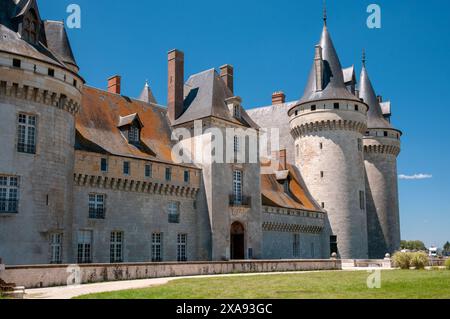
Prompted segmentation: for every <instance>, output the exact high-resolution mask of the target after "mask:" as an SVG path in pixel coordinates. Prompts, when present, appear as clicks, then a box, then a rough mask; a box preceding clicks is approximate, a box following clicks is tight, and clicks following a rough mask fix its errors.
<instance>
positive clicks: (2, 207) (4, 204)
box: [0, 176, 19, 214]
mask: <svg viewBox="0 0 450 319" xmlns="http://www.w3.org/2000/svg"><path fill="white" fill-rule="evenodd" d="M18 211H19V177H17V176H0V214H1V213H17V212H18Z"/></svg>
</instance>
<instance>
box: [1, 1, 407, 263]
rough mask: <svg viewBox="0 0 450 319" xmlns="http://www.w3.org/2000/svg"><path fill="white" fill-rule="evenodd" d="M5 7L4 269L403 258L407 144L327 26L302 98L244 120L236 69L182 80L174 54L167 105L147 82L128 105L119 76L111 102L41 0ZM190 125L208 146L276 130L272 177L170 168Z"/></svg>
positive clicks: (235, 168) (250, 165) (240, 170)
mask: <svg viewBox="0 0 450 319" xmlns="http://www.w3.org/2000/svg"><path fill="white" fill-rule="evenodd" d="M0 3H1V4H0V9H1V10H0V130H1V131H0V143H1V145H2V148H1V153H0V258H2V259H3V262H4V263H6V264H47V263H91V262H93V263H117V262H160V261H180V262H181V261H194V260H229V259H297V258H298V259H302V258H303V259H319V258H329V257H330V255H331V254H332V253H333V252H335V253H337V254H338V255H339V256H340V257H342V258H369V257H370V258H381V257H384V255H385V254H386V253H392V252H394V251H395V250H396V249H398V248H399V246H400V229H399V206H398V189H397V168H396V166H397V164H396V163H397V156H398V154H399V152H400V137H401V132H400V131H399V130H397V129H395V128H394V127H393V126H392V124H391V123H390V115H391V112H390V102H383V101H382V100H381V98H380V97H379V96H377V95H376V94H375V91H374V89H373V87H372V84H371V82H370V79H369V76H368V73H367V68H366V66H365V61H363V68H362V72H361V76H360V81H359V82H360V83H359V86H357V82H356V76H355V70H354V68H353V67H351V68H347V69H343V68H342V66H341V64H340V61H339V58H338V55H337V53H336V50H335V48H334V46H333V43H332V40H331V37H330V34H329V32H328V28H327V26H326V23H325V25H324V28H323V32H322V36H321V40H320V43H319V44H318V45H316V47H315V54H314V61H313V65H312V69H311V72H310V75H309V79H308V83H307V86H306V89H305V92H304V95H303V97H301V98H300V100H298V101H294V102H286V101H285V96H284V94H283V93H282V92H276V93H274V94H273V97H272V102H273V103H272V105H270V106H267V107H259V108H254V109H251V110H245V109H244V108H243V106H242V99H241V98H240V97H239V96H236V95H235V93H234V86H233V68H232V66H230V65H224V66H222V67H221V68H220V72H217V71H216V70H215V69H210V70H206V71H203V72H200V73H197V74H193V75H191V76H190V77H189V78H188V79H187V81H185V77H184V54H183V53H182V52H181V51H178V50H173V51H170V52H169V54H168V75H169V77H168V99H167V101H168V103H167V106H161V105H159V104H158V103H157V101H156V99H155V97H154V96H153V94H152V92H151V88H150V86H149V85H148V84H146V85H145V86H144V89H143V90H142V93H141V95H140V96H139V97H138V98H136V99H133V98H129V97H127V96H124V95H121V88H120V86H121V78H120V76H114V77H111V78H110V79H108V89H107V90H106V91H105V90H100V89H96V88H93V87H90V86H88V85H86V83H85V81H84V79H83V78H82V76H81V75H80V73H79V68H78V66H77V63H76V60H75V58H74V55H73V53H72V50H71V47H70V42H69V39H68V37H67V34H66V31H65V29H64V24H63V23H62V22H58V21H43V20H42V19H41V16H40V14H39V8H38V6H37V3H36V0H2V1H1V2H0ZM325 22H326V21H325ZM200 120H201V126H200V139H202V140H203V141H209V142H211V141H213V140H214V139H215V137H213V135H214V134H213V133H211V132H213V131H214V130H216V131H219V132H222V133H223V136H226V132H227V130H228V129H236V130H237V131H242V132H248V131H250V130H253V131H255V132H257V139H259V138H260V134H261V132H262V128H271V129H273V128H275V129H278V130H279V132H280V139H279V140H280V147H279V149H275V150H274V151H273V152H272V156H271V158H270V159H269V161H270V164H267V163H268V161H267V160H268V159H263V158H262V157H260V156H259V155H258V156H257V160H256V161H254V162H252V161H245V160H244V161H240V160H234V161H232V162H228V161H227V162H226V163H218V162H208V161H204V162H200V163H183V162H181V163H180V162H179V161H176V160H175V159H174V156H173V153H172V151H173V149H174V147H176V146H177V145H179V144H182V145H185V146H186V145H190V144H192V143H193V141H194V139H195V138H193V137H189V138H188V137H187V136H188V135H189V134H188V133H192V132H194V131H195V130H196V123H198V121H200ZM175 131H177V132H179V131H184V132H186V134H185V135H186V136H185V137H183V136H176V139H175V138H174V133H175ZM229 140H230V139H227V141H223V145H226V143H231V149H232V155H233V156H235V157H236V156H237V155H238V154H242V153H244V156H246V155H245V154H246V153H245V152H246V151H245V150H249V149H251V147H252V145H250V144H252V143H250V142H249V141H250V140H249V139H248V136H246V135H245V133H244V134H243V135H240V134H239V135H235V136H232V138H231V142H229ZM224 147H225V146H224ZM224 156H228V155H224ZM274 163H275V165H274Z"/></svg>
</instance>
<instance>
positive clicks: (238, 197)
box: [233, 170, 242, 204]
mask: <svg viewBox="0 0 450 319" xmlns="http://www.w3.org/2000/svg"><path fill="white" fill-rule="evenodd" d="M233 199H234V203H235V204H241V203H242V171H239V170H235V171H234V172H233Z"/></svg>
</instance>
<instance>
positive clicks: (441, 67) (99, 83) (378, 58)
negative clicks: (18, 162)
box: [39, 0, 450, 246]
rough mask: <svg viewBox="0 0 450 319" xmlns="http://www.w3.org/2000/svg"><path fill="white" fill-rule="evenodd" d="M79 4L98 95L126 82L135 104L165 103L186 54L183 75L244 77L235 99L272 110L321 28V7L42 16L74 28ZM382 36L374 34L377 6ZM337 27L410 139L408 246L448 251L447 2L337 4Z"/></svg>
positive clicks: (339, 38)
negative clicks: (170, 77)
mask: <svg viewBox="0 0 450 319" xmlns="http://www.w3.org/2000/svg"><path fill="white" fill-rule="evenodd" d="M71 3H76V4H79V5H80V6H81V10H82V12H81V13H82V15H81V17H82V22H81V23H82V26H81V29H72V30H69V36H70V37H71V41H72V47H73V50H74V52H75V55H76V58H77V61H78V64H79V65H80V67H81V74H82V75H83V76H84V78H85V79H86V81H87V83H88V84H89V85H91V86H95V87H99V88H105V86H106V78H107V77H108V76H111V75H114V74H120V75H122V81H123V82H122V93H123V94H125V95H128V96H132V97H133V96H137V95H138V94H139V93H140V91H141V89H142V87H143V85H144V82H145V80H146V79H148V80H149V82H150V86H151V87H152V90H153V93H154V95H155V96H156V98H157V100H158V102H159V103H160V104H165V102H166V90H167V89H166V81H167V57H166V54H167V51H168V50H170V49H172V48H178V49H180V50H183V51H184V52H185V64H186V65H185V73H186V77H187V76H188V75H189V74H193V73H197V72H199V71H202V70H205V69H209V68H212V67H216V68H218V67H219V66H220V65H222V64H225V63H229V64H232V65H234V67H235V91H236V94H237V95H239V96H241V97H242V98H243V104H244V105H245V106H246V107H247V108H252V107H255V106H263V105H268V104H270V100H271V94H272V92H274V91H277V90H283V91H284V92H285V93H286V95H287V98H288V100H295V99H298V98H299V97H300V95H301V93H302V92H303V88H304V84H305V81H306V78H307V74H308V71H309V68H310V66H311V63H312V58H313V50H314V45H315V44H316V43H317V42H318V40H319V36H320V32H321V28H322V1H319V0H309V1H294V0H291V1H286V0H277V1H263V0H259V1H253V0H250V1H249V0H245V1H243V0H240V1H235V0H227V1H211V0H198V1H197V0H191V1H181V0H180V1H177V0H173V1H148V0H145V1H144V0H127V1H107V0H98V1H88V0H69V1H67V0H40V1H39V5H40V11H41V15H42V17H43V18H47V19H53V20H62V19H66V18H67V16H68V14H67V13H66V7H67V6H68V5H69V4H71ZM371 3H376V4H379V5H380V6H381V10H382V17H381V18H382V28H381V29H369V28H367V26H366V19H367V17H368V15H369V14H368V13H366V8H367V6H368V5H369V4H371ZM327 7H328V26H329V29H330V32H331V35H332V38H333V41H334V44H335V46H336V49H337V51H338V54H339V56H340V59H341V63H342V64H343V66H349V65H351V64H355V66H356V67H357V70H358V74H359V71H360V67H361V62H360V61H361V49H362V48H363V47H364V48H365V49H366V52H367V67H368V70H369V74H370V77H371V79H372V82H373V84H374V86H375V90H376V91H377V93H378V94H381V95H382V96H383V97H384V99H389V100H391V101H392V106H393V114H394V115H393V123H394V125H395V126H396V127H397V128H399V129H401V130H402V131H403V132H404V136H403V140H402V153H401V155H400V157H399V166H398V171H399V174H405V175H414V174H430V175H432V178H428V179H415V180H414V179H413V180H400V181H399V187H400V210H401V226H402V238H404V239H420V240H424V241H425V243H426V244H427V245H431V244H436V245H439V246H442V245H443V244H444V242H445V241H447V240H449V241H450V187H449V181H450V170H449V164H450V150H449V148H448V147H447V145H448V141H449V138H450V133H449V130H448V127H449V125H448V123H449V120H450V106H449V105H448V101H450V90H449V82H448V79H449V74H450V63H449V60H448V54H449V52H450V37H448V32H449V30H450V20H449V19H448V14H449V13H450V1H442V0H428V1H419V0H415V1H412V0H411V1H406V0H404V1H392V0H390V1H389V0H383V1H381V0H371V1H354V0H339V1H338V0H333V1H331V0H328V4H327Z"/></svg>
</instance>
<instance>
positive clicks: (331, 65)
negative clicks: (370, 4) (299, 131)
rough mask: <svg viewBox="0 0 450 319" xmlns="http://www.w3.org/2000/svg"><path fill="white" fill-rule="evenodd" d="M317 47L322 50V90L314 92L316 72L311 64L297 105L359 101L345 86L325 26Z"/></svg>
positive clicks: (337, 59)
mask: <svg viewBox="0 0 450 319" xmlns="http://www.w3.org/2000/svg"><path fill="white" fill-rule="evenodd" d="M319 45H320V47H321V48H322V58H323V90H321V91H317V90H316V85H315V83H316V72H315V68H314V63H313V66H312V68H311V71H310V73H309V78H308V82H307V84H306V88H305V91H304V93H303V97H302V98H301V99H300V101H299V104H303V103H307V102H312V101H320V100H328V99H346V100H354V101H359V99H358V98H357V97H356V96H355V95H353V94H351V93H350V92H349V91H348V90H347V88H346V86H345V83H344V75H343V72H342V66H341V62H340V61H339V57H338V55H337V53H336V49H335V48H334V45H333V41H332V40H331V36H330V34H329V32H328V28H327V26H326V25H324V26H323V31H322V36H321V39H320V43H319Z"/></svg>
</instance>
